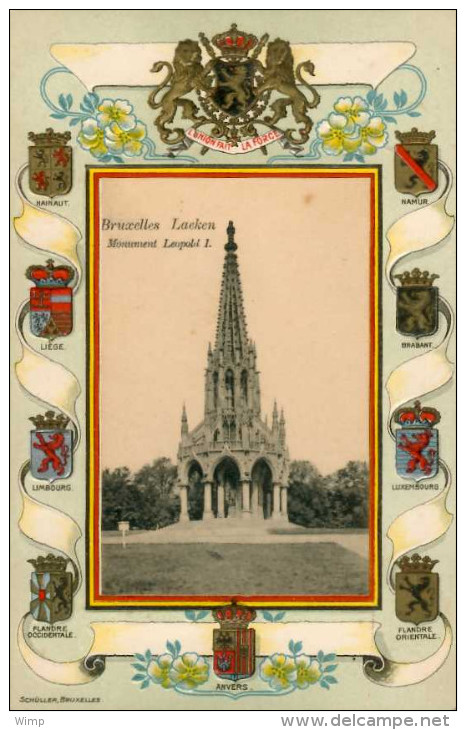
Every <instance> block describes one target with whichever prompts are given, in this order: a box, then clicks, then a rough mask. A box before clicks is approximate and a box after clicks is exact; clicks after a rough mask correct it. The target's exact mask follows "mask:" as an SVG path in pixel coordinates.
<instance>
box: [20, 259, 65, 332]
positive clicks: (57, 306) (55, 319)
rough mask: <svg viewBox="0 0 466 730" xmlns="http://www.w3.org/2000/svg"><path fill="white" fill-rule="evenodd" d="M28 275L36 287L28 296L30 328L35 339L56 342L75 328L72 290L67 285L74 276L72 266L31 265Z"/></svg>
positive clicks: (48, 262) (49, 261) (50, 260)
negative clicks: (40, 338)
mask: <svg viewBox="0 0 466 730" xmlns="http://www.w3.org/2000/svg"><path fill="white" fill-rule="evenodd" d="M26 276H27V278H28V279H30V280H31V281H32V282H34V284H35V286H33V287H32V288H31V290H30V293H29V310H30V328H31V332H32V334H33V335H35V336H36V337H44V338H46V339H48V340H53V339H55V338H56V337H66V335H69V334H70V332H71V331H72V329H73V289H72V288H71V287H70V286H68V284H70V283H71V281H72V279H73V277H74V270H73V269H72V267H71V266H55V265H54V262H53V259H49V260H48V261H47V266H30V267H29V268H28V269H27V271H26Z"/></svg>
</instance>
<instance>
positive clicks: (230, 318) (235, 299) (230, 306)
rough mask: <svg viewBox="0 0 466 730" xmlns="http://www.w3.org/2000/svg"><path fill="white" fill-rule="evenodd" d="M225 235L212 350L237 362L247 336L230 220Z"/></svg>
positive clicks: (245, 343) (233, 233) (245, 345)
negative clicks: (226, 235) (216, 320)
mask: <svg viewBox="0 0 466 730" xmlns="http://www.w3.org/2000/svg"><path fill="white" fill-rule="evenodd" d="M227 234H228V241H227V243H226V244H225V251H226V256H225V263H224V265H223V278H222V286H221V290H220V305H219V310H218V323H217V334H216V339H215V349H216V350H218V351H222V354H223V357H224V358H226V359H231V360H232V361H233V362H237V361H238V360H239V359H241V358H242V357H243V355H245V354H246V353H247V351H248V336H247V329H246V317H245V314H244V308H243V293H242V291H241V279H240V275H239V269H238V259H237V256H236V250H237V248H238V246H237V244H236V242H235V227H234V225H233V221H230V222H229V224H228V228H227Z"/></svg>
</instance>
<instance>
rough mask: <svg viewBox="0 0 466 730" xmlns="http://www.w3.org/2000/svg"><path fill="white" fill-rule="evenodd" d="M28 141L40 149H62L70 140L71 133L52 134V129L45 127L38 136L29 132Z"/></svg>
mask: <svg viewBox="0 0 466 730" xmlns="http://www.w3.org/2000/svg"><path fill="white" fill-rule="evenodd" d="M28 139H30V140H31V142H34V144H37V145H39V146H40V147H63V146H64V145H66V143H67V142H68V141H69V140H70V139H71V132H54V131H53V129H52V127H47V129H46V130H45V132H41V133H40V134H35V133H34V132H29V134H28Z"/></svg>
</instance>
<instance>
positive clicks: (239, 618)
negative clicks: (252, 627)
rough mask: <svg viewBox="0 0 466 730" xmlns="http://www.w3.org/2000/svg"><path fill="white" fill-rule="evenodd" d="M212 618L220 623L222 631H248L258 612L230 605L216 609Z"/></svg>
mask: <svg viewBox="0 0 466 730" xmlns="http://www.w3.org/2000/svg"><path fill="white" fill-rule="evenodd" d="M212 616H213V617H214V619H215V620H216V621H218V622H219V623H220V626H221V628H222V629H246V628H247V626H248V624H249V623H250V622H251V621H254V619H255V618H256V612H255V611H254V609H253V608H247V607H246V606H237V605H236V604H230V605H229V606H220V608H215V609H214V610H213V611H212Z"/></svg>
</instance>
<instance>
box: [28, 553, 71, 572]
mask: <svg viewBox="0 0 466 730" xmlns="http://www.w3.org/2000/svg"><path fill="white" fill-rule="evenodd" d="M67 562H68V560H67V559H66V558H63V557H62V556H61V555H52V553H49V554H48V555H47V557H46V558H44V556H43V555H39V557H38V558H36V559H34V558H33V559H31V560H28V563H31V564H32V565H33V566H34V568H35V569H36V570H37V572H38V573H63V572H64V571H65V568H66V564H67Z"/></svg>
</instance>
